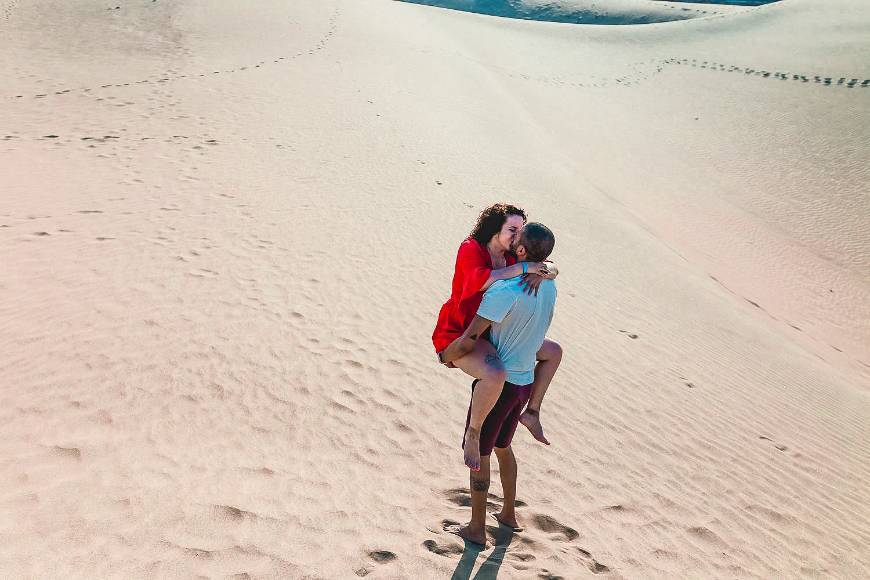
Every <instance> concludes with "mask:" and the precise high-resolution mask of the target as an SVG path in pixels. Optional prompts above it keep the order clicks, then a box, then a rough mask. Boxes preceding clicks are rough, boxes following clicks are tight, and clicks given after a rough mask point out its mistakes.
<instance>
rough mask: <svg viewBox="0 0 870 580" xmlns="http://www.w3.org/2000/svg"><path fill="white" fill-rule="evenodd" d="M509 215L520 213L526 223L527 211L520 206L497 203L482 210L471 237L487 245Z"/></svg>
mask: <svg viewBox="0 0 870 580" xmlns="http://www.w3.org/2000/svg"><path fill="white" fill-rule="evenodd" d="M509 215H518V216H520V217H521V218H523V223H526V212H524V211H523V210H521V209H520V208H518V207H516V206H514V205H510V204H507V203H495V204H493V205H491V206H489V207H488V208H486V209H485V210H483V211H482V212H480V215H479V216H478V217H477V223H476V224H474V229H472V230H471V234H470V235H469V237H471V238H474V239H475V240H477V243H479V244H480V245H481V246H485V245H486V244H487V243H489V240H491V239H492V237H493V236H494V235H496V234H497V233H499V232H500V231H501V227H502V226H503V225H504V223H505V222H506V221H507V218H508V216H509Z"/></svg>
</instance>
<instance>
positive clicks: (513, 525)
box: [489, 513, 523, 532]
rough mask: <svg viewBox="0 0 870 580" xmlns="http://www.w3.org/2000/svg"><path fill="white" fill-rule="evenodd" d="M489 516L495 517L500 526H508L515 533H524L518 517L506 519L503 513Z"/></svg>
mask: <svg viewBox="0 0 870 580" xmlns="http://www.w3.org/2000/svg"><path fill="white" fill-rule="evenodd" d="M489 515H491V516H492V517H494V518H495V520H496V521H497V522H498V523H499V524H501V525H503V526H507V527H509V528H510V529H512V530H513V531H515V532H522V531H523V527H522V526H521V525H520V524H519V523H518V522H517V517H516V516H511V517H510V518H506V517H505V516H503V515H502V514H501V513H497V514H489Z"/></svg>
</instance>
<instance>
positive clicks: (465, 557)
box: [451, 526, 514, 580]
mask: <svg viewBox="0 0 870 580" xmlns="http://www.w3.org/2000/svg"><path fill="white" fill-rule="evenodd" d="M490 529H493V528H490ZM493 538H494V539H495V548H493V550H492V553H491V554H490V555H489V557H488V558H487V559H486V561H485V562H484V563H483V564H481V565H480V568H479V569H478V571H477V574H475V575H474V578H473V580H495V579H496V578H497V577H498V571H499V569H500V568H501V563H502V562H503V561H504V557H505V555H506V554H507V549H508V546H510V545H511V541H513V538H514V532H513V530H511V529H510V528H508V527H506V526H499V527H498V529H496V530H495V532H494V533H493ZM483 549H484V548H483V546H479V545H477V544H474V543H472V542H469V541H466V542H465V549H464V550H463V552H462V557H461V558H460V559H459V563H458V564H456V569H455V570H454V571H453V576H451V580H471V578H472V576H471V573H472V572H473V571H474V564H475V563H476V562H477V557H478V556H479V555H480V553H481V552H482V551H483Z"/></svg>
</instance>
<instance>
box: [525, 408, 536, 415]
mask: <svg viewBox="0 0 870 580" xmlns="http://www.w3.org/2000/svg"><path fill="white" fill-rule="evenodd" d="M526 413H528V414H529V415H535V416H537V415H538V413H539V411H538V410H537V409H526Z"/></svg>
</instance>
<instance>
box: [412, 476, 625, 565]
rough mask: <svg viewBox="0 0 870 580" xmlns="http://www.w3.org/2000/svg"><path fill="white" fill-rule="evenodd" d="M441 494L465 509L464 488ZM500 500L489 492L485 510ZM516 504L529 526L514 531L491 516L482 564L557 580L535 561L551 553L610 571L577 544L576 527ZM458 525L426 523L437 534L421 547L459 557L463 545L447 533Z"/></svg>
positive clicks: (467, 498)
mask: <svg viewBox="0 0 870 580" xmlns="http://www.w3.org/2000/svg"><path fill="white" fill-rule="evenodd" d="M444 496H445V498H446V499H447V502H448V503H449V504H451V506H452V507H453V508H455V507H460V508H468V507H469V506H470V505H471V496H470V494H469V492H468V490H467V489H464V488H457V489H450V490H447V491H446V492H445V494H444ZM502 502H504V499H503V498H501V497H499V496H497V495H495V494H492V493H490V494H488V499H487V511H488V512H491V513H492V512H496V511H498V510H499V509H500V505H499V504H501V503H502ZM516 506H517V508H519V513H520V514H521V519H522V520H523V521H524V522H525V523H526V524H527V525H528V527H527V528H526V530H525V531H523V532H517V533H513V532H512V531H511V530H510V529H509V528H506V527H504V526H499V525H498V524H497V522H496V521H495V519H494V518H493V519H491V522H492V525H488V526H487V535H488V536H489V537H490V539H494V540H495V542H493V544H494V545H493V546H491V547H490V549H491V550H492V552H491V553H490V554H489V557H488V558H487V560H486V562H484V563H483V564H482V566H493V565H495V566H502V565H508V566H510V567H512V568H513V569H514V570H517V571H520V572H523V573H527V574H529V575H530V576H531V575H532V574H534V576H535V577H538V578H549V579H552V580H556V579H559V578H562V576H560V575H558V574H557V573H556V572H553V571H550V570H548V569H547V568H543V567H539V565H538V563H537V562H538V559H539V557H540V558H541V559H542V560H544V559H546V558H549V557H550V556H554V557H555V558H556V559H557V560H568V561H573V565H574V566H577V567H583V568H586V569H588V570H589V571H590V572H592V573H593V574H604V573H607V572H609V571H610V568H609V567H608V566H606V565H605V564H602V563H601V562H598V561H597V560H596V559H595V558H594V557H593V556H592V554H591V553H590V552H589V551H588V550H586V549H584V548H582V547H581V546H578V545H577V540H578V538H579V537H580V533H579V532H577V530H575V529H573V528H571V527H569V526H566V525H565V524H562V523H561V522H559V521H557V520H556V519H555V518H553V517H551V516H548V515H546V514H539V513H532V514H529V513H522V512H523V508H525V507H527V505H526V504H525V503H524V502H522V501H520V500H517V502H516ZM459 525H460V524H459V522H457V521H455V520H451V519H444V520H441V522H440V523H439V524H438V525H435V526H429V527H428V528H427V529H428V530H429V532H431V533H432V534H434V535H435V536H437V537H436V538H428V539H426V540H424V541H423V542H422V547H423V548H425V549H426V550H428V551H429V552H431V553H433V554H435V555H438V556H442V557H446V558H453V559H459V558H460V557H461V556H462V555H463V554H464V553H465V551H466V546H464V545H463V541H462V540H461V539H459V538H458V537H457V536H455V535H454V534H452V533H450V530H452V529H455V528H456V527H457V526H459ZM469 545H470V544H469ZM575 569H576V568H575ZM569 572H570V571H569Z"/></svg>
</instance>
